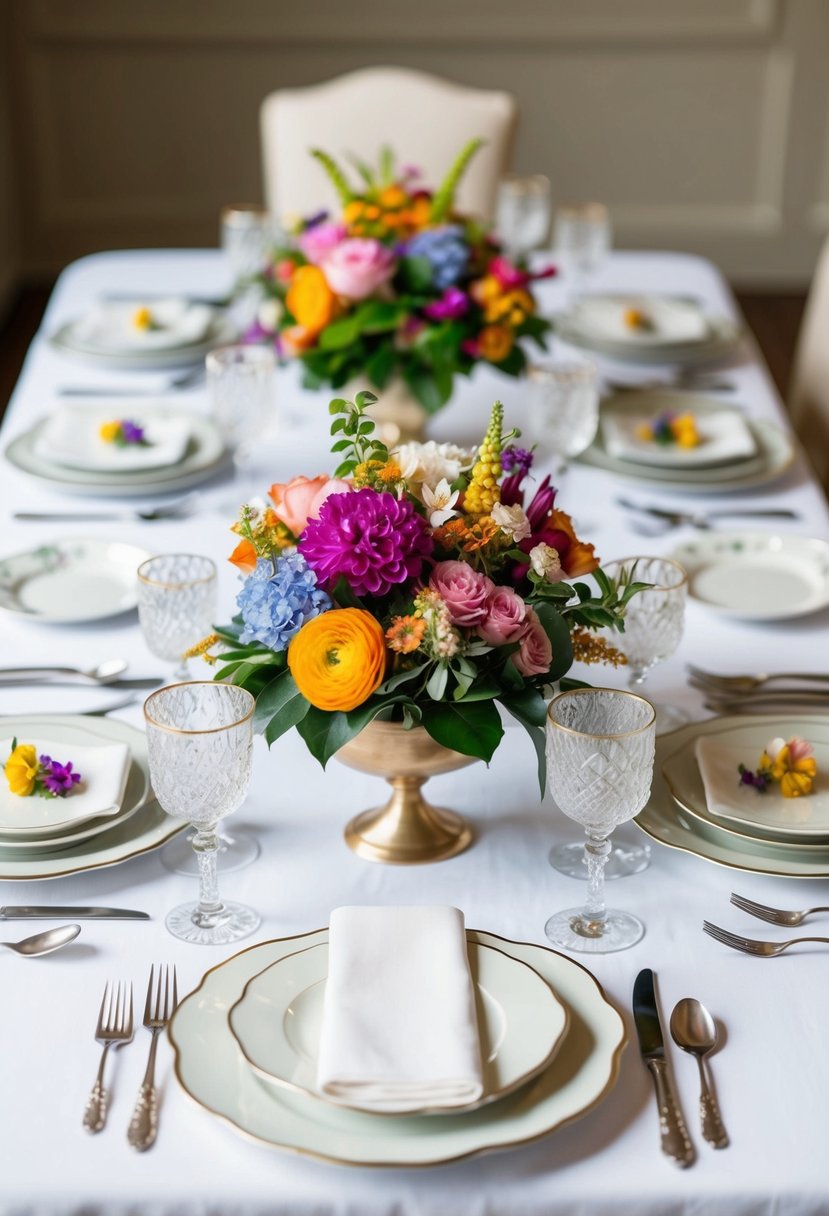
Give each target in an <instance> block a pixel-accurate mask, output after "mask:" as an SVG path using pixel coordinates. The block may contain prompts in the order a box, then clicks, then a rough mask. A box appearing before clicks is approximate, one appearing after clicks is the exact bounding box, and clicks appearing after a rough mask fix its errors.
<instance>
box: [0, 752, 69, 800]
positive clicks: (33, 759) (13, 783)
mask: <svg viewBox="0 0 829 1216" xmlns="http://www.w3.org/2000/svg"><path fill="white" fill-rule="evenodd" d="M3 771H4V772H5V774H6V780H7V781H8V783H9V789H10V790H11V792H12V793H13V794H17V795H18V796H19V797H21V798H28V797H29V796H30V795H32V794H37V795H39V796H40V797H41V798H65V797H66V795H67V794H71V793H72V792H73V790H74V789H75V787H76V786H78V785H79V784H80V781H81V774H80V773H76V772H75V771H74V768H73V765H72V761H71V760H67V762H66V763H65V764H62V763H61V762H60V761H59V760H53V759H52V757H51V756H38V754H37V748H36V747H35V745H34V744H33V743H18V742H17V739H12V750H11V754H10V755H9V758H8V760H7V761H6V763H5V764H4V765H3Z"/></svg>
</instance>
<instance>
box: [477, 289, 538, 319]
mask: <svg viewBox="0 0 829 1216" xmlns="http://www.w3.org/2000/svg"><path fill="white" fill-rule="evenodd" d="M534 309H535V302H534V300H533V298H532V296H531V295H530V293H529V292H528V291H525V290H524V289H523V287H518V288H516V289H515V290H514V291H507V292H505V293H504V295H502V296H495V297H493V299H491V300H489V301H488V302H487V303H486V305H485V306H484V319H485V320H487V321H504V322H506V324H507V325H512V326H518V325H520V324H521V323H522V322H523V321H525V320H526V318H527V317H528V316H529V315H530V314H531V313H532V312H533V311H534Z"/></svg>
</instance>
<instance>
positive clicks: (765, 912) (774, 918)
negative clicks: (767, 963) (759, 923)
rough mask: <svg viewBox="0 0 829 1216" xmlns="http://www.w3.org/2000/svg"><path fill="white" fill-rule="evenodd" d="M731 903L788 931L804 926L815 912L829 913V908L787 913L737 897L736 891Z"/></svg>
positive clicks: (732, 895)
mask: <svg viewBox="0 0 829 1216" xmlns="http://www.w3.org/2000/svg"><path fill="white" fill-rule="evenodd" d="M731 902H732V904H734V906H735V908H742V910H743V912H748V913H749V915H750V916H757V917H759V919H760V920H767V921H768V922H769V924H771V925H785V926H786V928H788V929H795V928H797V926H798V925H802V924H803V922H804V920H805V919H806V917H807V916H811V915H812V914H813V913H815V912H829V907H817V908H803V909H802V911H800V912H787V911H786V910H785V909H784V908H770V907H769V906H768V904H758V903H755V902H754V900H753V899H746V897H745V895H737V893H736V892H735V891H732V892H731Z"/></svg>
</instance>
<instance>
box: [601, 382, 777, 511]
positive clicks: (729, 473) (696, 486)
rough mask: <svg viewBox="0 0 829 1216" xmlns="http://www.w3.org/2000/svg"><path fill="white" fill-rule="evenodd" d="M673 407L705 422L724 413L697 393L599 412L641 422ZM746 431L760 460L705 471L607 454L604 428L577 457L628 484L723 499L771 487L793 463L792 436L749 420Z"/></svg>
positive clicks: (621, 398)
mask: <svg viewBox="0 0 829 1216" xmlns="http://www.w3.org/2000/svg"><path fill="white" fill-rule="evenodd" d="M665 408H670V409H672V410H676V411H677V413H682V414H684V413H688V412H690V413H693V414H698V415H699V416H700V417H702V416H703V415H705V414H710V413H712V412H715V411H719V410H721V409H722V406H721V405H719V404H718V403H717V402H714V401H711V400H710V399H709V398H705V397H703V396H701V395H700V394H698V393H679V392H677V393H673V392H672V393H656V392H653V393H651V392H647V393H644V392H643V393H635V392H630V393H619V394H618V395H616V396H613V397H608V398H607V399H606V400H604V401H603V402H602V405H601V412H602V415H604V414H605V413H606V412H612V413H613V414H614V415H616V416H617V417H639V416H640V415H641V414H643V413H645V412H647V411H653V410H657V411H658V410H661V409H665ZM745 422H746V426H747V427H748V429H749V432H750V434H751V436H752V439H753V441H754V443H755V446H756V448H757V455H756V456H753V457H752V456H750V457H748V458H746V459H740V460H735V461H733V462H729V463H727V464H717V465H712V466H708V467H705V468H671V469H665V468H659V467H655V466H654V465H652V464H645V463H641V462H640V463H637V462H635V461H633V460H622V459H620V458H619V457H618V456H612V455H611V454H610V452H608V450H607V448H606V446H605V442H604V435H603V431H602V428H601V427H600V428H599V432H598V434H597V435H596V438H595V439H594V441H593V443H592V444H591V445H590V447H589V448H588V449H587V450H586V451H585V452H582V454H581V456H579V457H578V459H579V460H580V461H582V462H583V463H584V464H589V465H594V466H595V467H597V468H600V469H607V470H608V471H609V472H611V473H615V474H617V475H618V476H620V477H625V478H627V479H628V480H632V481H639V482H642V483H643V484H646V485H649V486H653V487H654V488H659V489H663V490H671V491H675V492H676V493H680V494H723V493H728V492H730V491H732V490H748V489H752V488H755V487H757V486H764V485H769V484H770V483H771V482H773V481H776V480H777V479H778V478H780V477H782V476H783V475H784V473H786V472H787V471H788V470H789V468H790V467H791V465H792V464H793V462H794V454H795V450H794V444H793V442H792V439H791V437H790V436H789V435H788V434H787V433H786V432H785V431H784V430H783V429H782V428H781V427H778V426H775V425H774V424H773V423H771V422H765V421H761V420H758V419H755V418H746V419H745Z"/></svg>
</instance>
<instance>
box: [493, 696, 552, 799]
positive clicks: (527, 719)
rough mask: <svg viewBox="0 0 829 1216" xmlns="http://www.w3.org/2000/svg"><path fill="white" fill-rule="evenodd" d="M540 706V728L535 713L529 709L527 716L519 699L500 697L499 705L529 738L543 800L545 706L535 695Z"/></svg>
mask: <svg viewBox="0 0 829 1216" xmlns="http://www.w3.org/2000/svg"><path fill="white" fill-rule="evenodd" d="M527 691H528V692H535V690H534V689H527ZM535 695H536V696H537V697H538V698H539V700H540V701H541V705H542V720H541V726H539V724H538V723H537V722H536V721H535V720H534V718H535V717H536V716H537V714H536V711H535V710H534V709H532V708H530V712H529V714H528V713H526V712H525V708H527V706H526V703H525V702H523V701H521V700H520V699H519V697H517V696H516V697H502V698H501V704H502V705H503V707H504V709H505V710H506V711H507V713H510V714H512V716H513V718H515V720H516V722H520V723H521V725H522V726H523V727H524V730H525V731H526V732H527V734H528V735H529V736H530V739H531V740H532V745H533V747H534V748H535V756H536V761H537V764H538V788H539V790H540V792H541V797H542V798H543V797H544V795H545V793H546V791H547V747H546V744H547V736H546V734H545V731H544V729H543V723H544V721H545V717H546V712H547V711H546V706H545V703H544V698H543V697H542V696H541V694H540V693H535Z"/></svg>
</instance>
